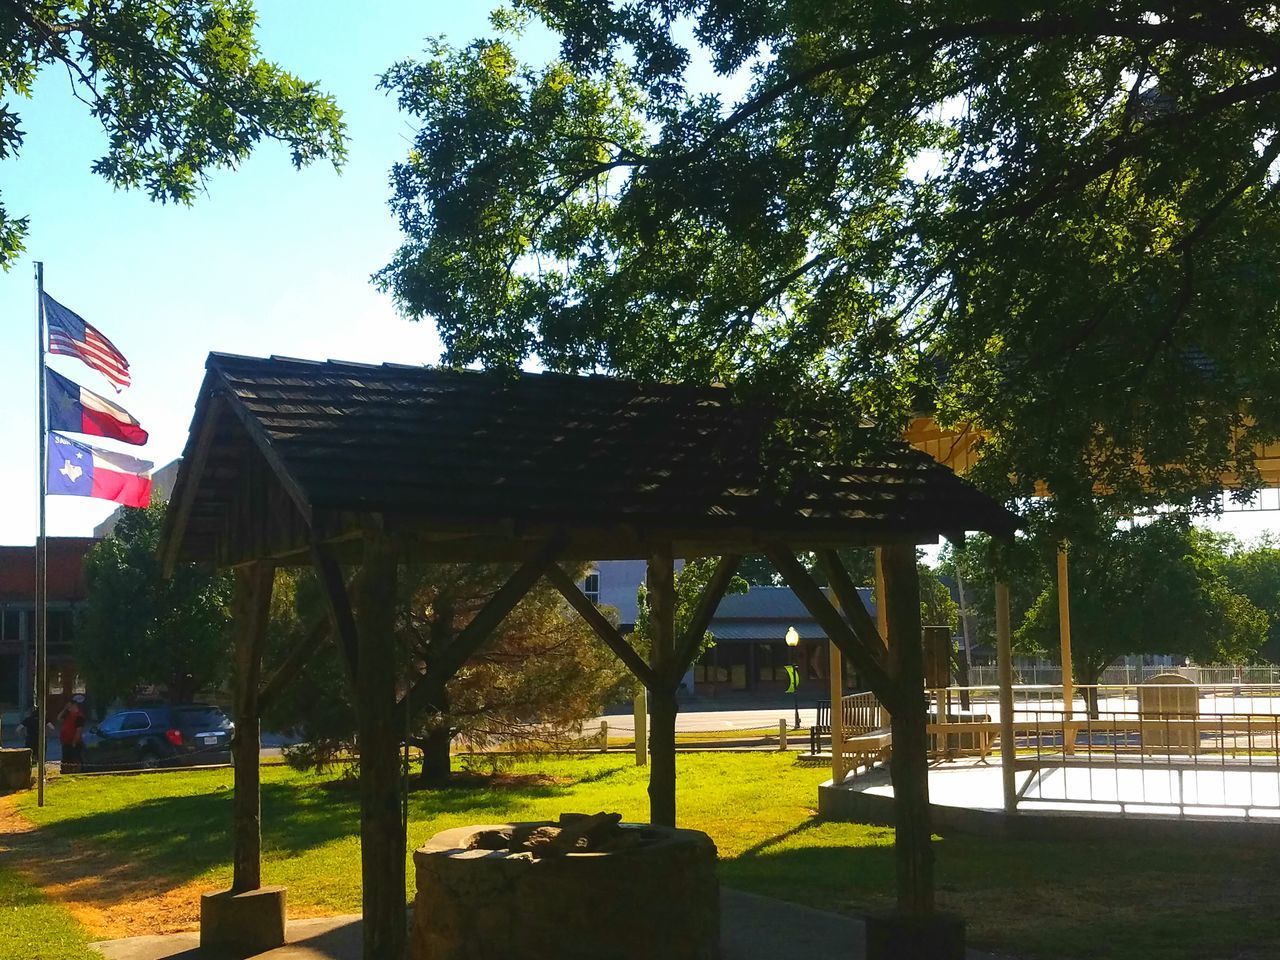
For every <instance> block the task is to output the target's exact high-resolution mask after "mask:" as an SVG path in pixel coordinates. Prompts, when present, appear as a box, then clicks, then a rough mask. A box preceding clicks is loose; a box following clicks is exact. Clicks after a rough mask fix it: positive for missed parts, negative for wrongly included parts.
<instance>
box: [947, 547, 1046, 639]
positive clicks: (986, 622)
mask: <svg viewBox="0 0 1280 960" xmlns="http://www.w3.org/2000/svg"><path fill="white" fill-rule="evenodd" d="M1055 550H1056V545H1055V544H1054V542H1052V541H1048V540H1045V539H1037V538H1031V537H1018V538H1016V539H1015V540H1014V541H1013V542H1012V543H1010V544H1006V545H1004V546H1003V548H999V547H997V546H996V545H995V544H993V543H992V539H991V537H989V536H987V535H986V534H978V535H975V536H972V537H968V538H967V539H966V540H965V541H964V542H963V543H962V544H948V545H947V546H946V547H944V548H943V550H942V553H941V555H940V556H939V562H938V571H939V573H940V574H941V575H942V576H946V577H950V578H952V580H953V581H954V582H956V583H957V590H958V584H959V582H960V581H961V580H963V581H964V590H965V605H964V609H963V610H957V616H967V617H968V621H969V629H970V631H971V634H970V640H971V642H972V643H973V645H974V646H985V647H989V648H991V649H992V650H994V649H995V647H996V601H995V585H996V581H997V580H998V579H1000V580H1003V581H1004V582H1005V583H1006V584H1007V585H1008V587H1009V616H1010V623H1011V624H1012V626H1014V627H1015V628H1016V627H1017V626H1018V625H1019V624H1020V623H1022V622H1023V621H1024V620H1025V618H1026V615H1027V611H1028V610H1030V609H1031V607H1032V605H1033V604H1034V603H1035V602H1036V600H1037V598H1038V597H1039V596H1040V595H1041V594H1042V593H1043V592H1044V591H1045V590H1046V589H1048V588H1049V587H1051V586H1053V585H1054V584H1056V583H1057V581H1056V580H1055V579H1054V578H1053V577H1052V576H1051V572H1052V571H1053V569H1054V568H1053V566H1052V565H1051V564H1052V563H1053V562H1056V560H1053V559H1052V558H1053V551H1055ZM997 551H998V555H997ZM1031 649H1032V650H1035V649H1038V648H1037V647H1035V645H1034V644H1032V647H1031ZM1054 649H1056V645H1055V647H1054Z"/></svg>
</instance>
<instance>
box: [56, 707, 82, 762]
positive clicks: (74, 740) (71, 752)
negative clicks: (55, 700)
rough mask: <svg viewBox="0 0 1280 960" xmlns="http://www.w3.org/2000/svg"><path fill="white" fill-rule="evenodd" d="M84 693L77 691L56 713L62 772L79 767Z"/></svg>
mask: <svg viewBox="0 0 1280 960" xmlns="http://www.w3.org/2000/svg"><path fill="white" fill-rule="evenodd" d="M84 725H85V713H84V694H83V693H77V694H75V695H73V696H72V697H71V699H70V700H69V701H67V705H66V706H65V707H63V708H62V710H61V712H59V714H58V740H59V741H60V742H61V744H62V772H63V773H75V772H76V771H77V770H79V769H80V763H81V760H82V759H83V756H82V755H83V753H84Z"/></svg>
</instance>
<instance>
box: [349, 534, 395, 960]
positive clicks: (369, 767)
mask: <svg viewBox="0 0 1280 960" xmlns="http://www.w3.org/2000/svg"><path fill="white" fill-rule="evenodd" d="M397 559H398V558H397V555H396V551H395V547H394V544H393V543H392V541H391V540H390V539H389V538H387V537H384V536H379V535H378V534H376V533H372V534H370V535H368V537H367V538H366V542H365V551H364V565H363V570H362V576H361V578H360V591H359V594H358V595H357V606H356V623H357V638H358V658H359V664H360V669H359V673H358V675H357V678H356V691H357V697H356V704H357V710H356V713H357V718H358V724H359V726H358V730H359V738H360V874H361V882H362V905H363V913H364V960H401V958H402V957H403V956H404V947H405V913H404V906H405V858H404V847H405V836H404V828H403V823H402V821H401V819H400V740H401V733H402V732H403V731H402V728H401V727H399V726H398V725H397V724H396V644H395V636H394V633H395V611H396V570H397Z"/></svg>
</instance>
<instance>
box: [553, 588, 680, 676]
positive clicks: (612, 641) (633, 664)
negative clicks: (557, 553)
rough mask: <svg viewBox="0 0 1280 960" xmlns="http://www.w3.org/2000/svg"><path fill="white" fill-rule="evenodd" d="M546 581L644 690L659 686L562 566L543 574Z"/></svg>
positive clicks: (624, 640)
mask: <svg viewBox="0 0 1280 960" xmlns="http://www.w3.org/2000/svg"><path fill="white" fill-rule="evenodd" d="M543 576H545V577H546V578H547V580H548V581H549V582H550V583H551V585H552V586H553V587H555V588H556V589H557V590H558V591H560V595H561V596H562V597H564V598H565V600H566V601H567V602H568V604H569V606H571V607H573V609H574V610H576V611H577V612H578V616H580V617H582V619H583V620H585V621H586V622H587V625H588V626H589V627H591V629H592V630H594V631H595V633H596V636H598V637H599V638H600V640H601V642H602V643H603V644H604V645H605V646H606V647H608V648H609V649H610V650H612V651H613V653H614V655H615V656H616V657H617V658H618V659H619V660H621V661H622V662H623V663H624V664H625V665H626V667H627V669H628V670H630V671H631V672H632V673H633V674H634V675H635V677H636V679H637V680H639V681H640V682H641V683H643V684H644V686H645V689H647V690H653V689H654V688H656V687H657V686H658V678H657V676H656V675H655V674H654V672H653V669H652V668H651V667H650V666H649V664H647V663H645V662H644V659H643V658H642V657H641V656H640V654H638V653H636V651H635V648H634V647H632V646H631V644H630V643H628V642H627V638H626V637H624V636H623V635H622V634H621V633H619V632H618V628H617V627H615V626H614V625H613V624H612V623H610V622H609V621H608V619H607V618H606V617H605V615H604V614H603V613H601V612H600V609H599V608H598V607H597V606H596V605H595V604H594V603H592V602H591V601H590V600H589V599H588V598H587V596H586V594H584V593H583V592H582V591H581V590H580V589H579V588H578V585H577V584H576V583H574V582H573V581H572V580H571V579H569V575H568V574H567V573H565V572H564V571H563V570H562V569H561V568H560V567H559V566H557V565H556V564H552V565H551V566H549V567H548V568H547V570H546V572H545V573H544V574H543Z"/></svg>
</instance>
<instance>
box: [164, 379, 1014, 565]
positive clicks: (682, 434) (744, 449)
mask: <svg viewBox="0 0 1280 960" xmlns="http://www.w3.org/2000/svg"><path fill="white" fill-rule="evenodd" d="M822 431H823V425H822V423H821V420H820V419H819V418H808V419H805V420H794V419H790V420H786V421H781V420H779V418H778V416H777V415H775V414H774V413H771V412H770V411H769V409H768V408H766V407H764V406H761V405H758V404H747V403H742V402H739V401H738V400H736V399H735V398H734V395H733V393H732V392H731V391H730V390H728V389H725V388H718V387H710V388H702V387H689V386H681V385H671V384H639V383H635V382H632V381H626V380H619V379H615V378H610V377H600V376H592V377H579V376H567V375H557V374H519V375H514V376H512V375H504V374H498V373H488V372H477V371H451V370H440V369H432V368H426V367H408V366H396V365H384V366H367V365H361V364H354V363H339V362H333V361H330V362H325V363H318V362H311V361H302V360H292V359H284V358H276V357H273V358H271V359H256V358H248V357H238V356H231V355H226V354H211V355H210V356H209V360H208V363H207V367H206V376H205V381H204V385H203V387H202V389H201V393H200V397H199V399H198V401H197V407H196V414H195V418H194V420H193V423H192V427H191V434H190V439H189V441H188V446H187V450H186V452H185V454H184V459H183V464H182V469H181V472H180V474H179V477H178V481H177V486H176V489H175V492H174V497H173V501H172V506H171V510H170V516H169V522H168V524H167V526H166V532H165V539H166V555H167V557H168V558H169V559H170V560H171V561H172V560H176V559H178V558H187V559H196V560H215V561H218V562H223V563H226V562H234V561H235V560H236V558H237V557H239V556H241V555H242V554H243V550H241V551H240V552H239V553H237V552H236V551H230V552H228V551H227V550H226V549H220V548H219V547H218V544H217V541H218V540H219V538H223V539H226V538H228V537H229V536H231V531H232V530H233V528H234V527H235V526H236V524H237V523H238V522H239V521H238V519H237V518H243V517H245V516H246V515H247V514H246V510H247V507H246V505H245V503H244V502H243V501H245V500H246V499H251V498H252V497H253V496H254V495H255V494H254V492H253V490H251V489H246V487H245V481H244V475H245V474H246V471H248V470H249V466H248V460H246V458H255V457H256V458H260V460H261V461H262V463H265V464H266V465H267V467H268V468H269V473H270V474H271V475H272V476H274V478H275V480H276V481H278V483H279V485H280V488H281V489H282V490H283V491H285V493H287V495H288V502H289V504H290V505H291V509H292V510H295V511H296V513H297V519H298V520H299V521H300V523H301V524H302V525H303V526H306V527H308V528H309V530H310V536H312V537H316V538H320V539H340V538H341V537H342V536H344V535H351V533H352V530H353V529H354V527H355V526H358V524H359V523H361V522H366V523H367V522H368V518H369V517H372V516H377V517H382V518H384V519H385V518H393V519H394V521H395V522H396V523H398V524H400V525H401V527H402V528H403V529H405V530H412V531H414V532H416V533H419V534H423V535H427V536H435V537H437V538H445V537H448V538H452V539H453V540H455V541H456V540H457V539H459V538H464V539H465V538H466V537H467V536H469V535H473V536H480V535H483V536H486V537H490V538H496V539H503V538H506V539H517V540H519V539H524V538H531V537H535V536H539V535H543V534H545V532H546V531H548V530H551V529H556V528H560V529H571V530H574V531H580V532H581V531H591V536H590V537H586V538H585V539H584V542H583V545H582V551H583V552H584V553H585V552H587V551H589V550H591V549H595V550H600V549H602V548H603V547H604V545H605V544H606V543H608V544H609V545H610V555H615V556H630V555H635V556H643V555H644V553H643V551H642V550H641V549H640V547H641V546H642V542H648V541H651V540H653V539H654V538H658V539H662V538H666V539H667V540H668V541H671V540H675V541H682V542H686V543H690V544H692V543H695V542H696V543H707V544H710V543H713V542H714V543H723V544H724V546H725V549H728V548H729V547H730V546H738V547H745V546H749V545H750V544H751V543H762V542H769V541H777V542H786V543H795V544H796V545H797V547H801V546H804V545H808V544H815V545H816V544H830V543H839V542H860V543H876V542H889V541H891V540H896V541H901V540H903V539H907V540H912V539H914V540H915V542H929V541H931V540H933V539H935V538H936V537H937V536H938V535H939V534H942V533H956V532H959V531H964V530H984V531H988V532H991V533H995V534H1000V535H1007V534H1009V533H1011V532H1012V530H1013V529H1014V527H1015V526H1016V525H1017V523H1018V520H1017V517H1016V516H1015V515H1014V514H1012V513H1010V512H1009V511H1007V510H1005V509H1004V508H1003V507H1002V506H1001V505H999V504H998V503H995V502H994V501H992V500H991V499H990V498H988V497H987V496H985V495H984V494H982V493H980V492H979V491H978V490H977V489H976V488H974V487H973V486H971V485H970V484H969V483H967V482H966V481H963V480H961V479H960V478H958V477H957V476H955V474H953V473H952V472H951V471H950V470H948V469H946V468H945V467H942V466H940V465H938V464H937V463H935V462H934V461H933V460H932V459H931V458H929V457H928V456H926V455H924V454H922V453H920V452H918V451H916V450H913V449H911V448H910V447H909V446H908V445H907V444H905V443H897V442H891V443H887V444H886V443H883V442H881V441H879V440H878V439H876V438H875V436H874V435H873V433H872V431H870V430H866V431H864V432H865V440H866V442H865V444H864V445H863V446H862V447H861V448H859V447H858V445H857V443H856V441H855V443H854V444H853V452H852V454H849V455H846V456H842V457H841V460H840V462H838V463H833V462H828V461H829V460H830V459H831V458H830V454H829V453H827V452H826V450H827V447H826V445H825V444H824V443H823V442H822V437H821V433H822ZM254 451H256V453H255V452H254ZM255 482H256V481H255ZM263 509H267V512H268V514H269V515H271V516H276V515H278V514H279V513H280V509H281V508H280V506H279V504H276V505H275V506H274V507H269V508H268V507H264V508H263ZM359 518H364V519H363V520H361V519H359ZM283 526H284V527H287V526H288V525H287V524H285V525H283ZM291 536H292V538H293V539H294V540H296V539H297V536H298V534H297V533H296V531H295V532H294V533H293V534H289V532H288V530H285V531H284V535H283V539H284V540H289V539H290V537H291ZM588 541H589V543H588ZM625 544H634V546H626V545H625ZM262 546H264V547H267V546H269V547H271V549H272V550H274V552H276V553H277V554H279V553H281V552H282V551H283V550H284V547H285V546H287V544H283V543H277V544H274V545H271V544H264V545H262ZM584 558H597V559H604V558H605V554H599V553H597V554H588V556H586V557H584ZM489 559H499V557H497V556H494V557H491V558H489Z"/></svg>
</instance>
